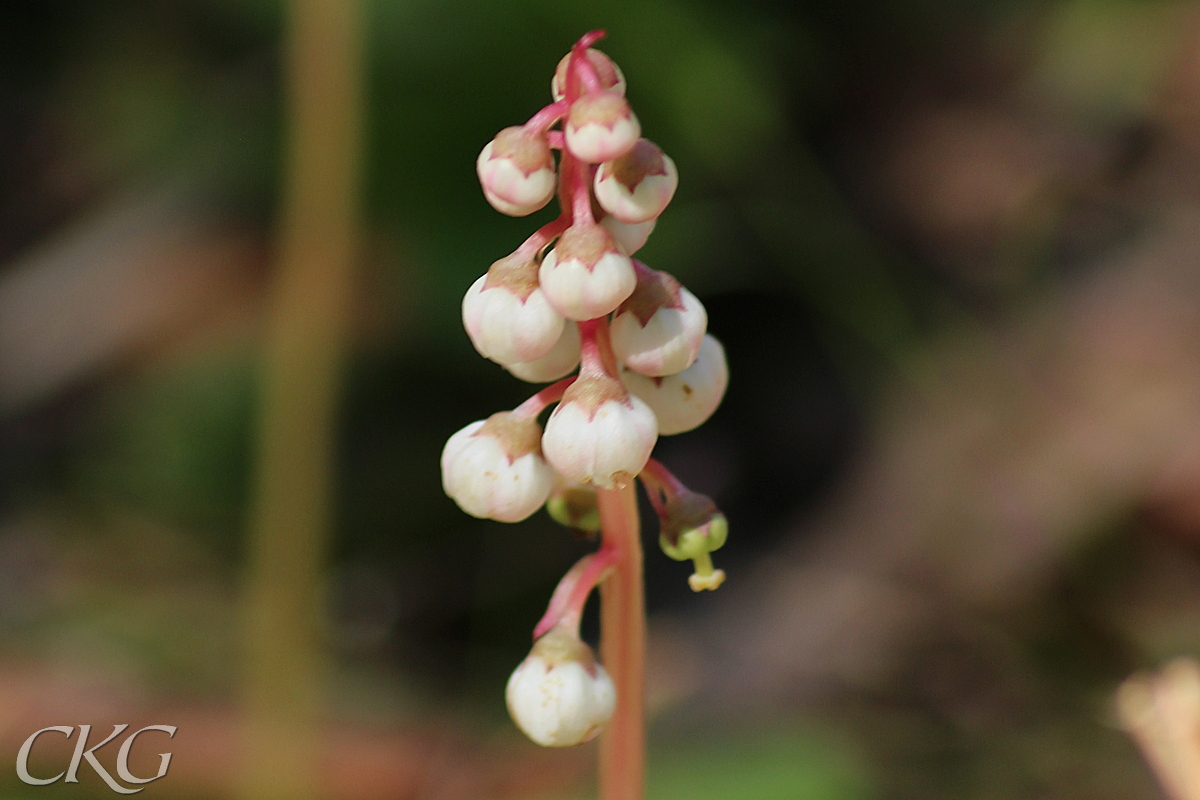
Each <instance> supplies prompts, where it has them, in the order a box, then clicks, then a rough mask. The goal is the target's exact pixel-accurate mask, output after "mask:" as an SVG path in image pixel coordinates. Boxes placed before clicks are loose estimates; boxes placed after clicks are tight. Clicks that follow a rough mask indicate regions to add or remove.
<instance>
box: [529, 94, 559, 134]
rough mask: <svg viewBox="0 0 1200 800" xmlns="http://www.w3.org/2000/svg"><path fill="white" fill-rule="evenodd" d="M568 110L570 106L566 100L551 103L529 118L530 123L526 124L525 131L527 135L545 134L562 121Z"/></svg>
mask: <svg viewBox="0 0 1200 800" xmlns="http://www.w3.org/2000/svg"><path fill="white" fill-rule="evenodd" d="M568 108H570V105H569V104H568V103H567V101H566V100H559V101H558V102H557V103H551V104H550V105H548V106H546V107H545V108H543V109H542V110H541V111H539V112H537V113H536V114H534V115H533V116H532V117H530V118H529V121H528V122H526V123H525V131H526V132H527V133H545V132H546V131H547V130H549V129H550V126H551V125H553V124H554V123H556V122H558V121H559V120H560V119H562V115H563V114H565V113H567V109H568Z"/></svg>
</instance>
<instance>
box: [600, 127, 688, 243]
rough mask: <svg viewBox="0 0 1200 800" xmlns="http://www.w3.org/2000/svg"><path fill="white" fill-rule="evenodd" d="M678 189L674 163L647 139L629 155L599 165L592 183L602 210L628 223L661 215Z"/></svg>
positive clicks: (640, 141)
mask: <svg viewBox="0 0 1200 800" xmlns="http://www.w3.org/2000/svg"><path fill="white" fill-rule="evenodd" d="M678 185H679V173H678V172H677V171H676V169H675V162H674V161H672V160H671V159H670V158H669V157H668V156H667V155H666V153H664V152H663V151H662V150H660V149H659V148H658V145H656V144H654V142H651V141H650V140H648V139H638V140H637V143H636V144H635V145H634V146H633V149H632V150H630V151H629V152H628V153H626V154H625V155H623V156H621V157H620V158H616V159H613V160H612V161H606V162H604V163H603V164H601V165H600V168H599V169H597V170H596V178H595V180H594V183H593V186H594V189H595V192H596V200H597V201H598V202H599V203H600V205H601V206H602V207H603V208H604V210H605V211H607V212H608V213H610V214H612V215H613V216H614V217H616V218H617V219H619V220H620V221H621V222H629V223H635V222H646V221H647V220H652V219H654V218H655V217H657V216H658V215H659V214H661V213H662V212H663V209H665V208H666V207H667V204H668V203H670V202H671V198H672V197H674V196H675V188H676V187H677V186H678Z"/></svg>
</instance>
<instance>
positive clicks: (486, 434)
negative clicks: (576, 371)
mask: <svg viewBox="0 0 1200 800" xmlns="http://www.w3.org/2000/svg"><path fill="white" fill-rule="evenodd" d="M540 439H541V428H540V427H538V424H537V422H535V421H534V420H530V419H523V418H521V417H517V416H516V415H514V414H512V413H509V412H507V411H502V412H500V413H498V414H493V415H492V416H490V417H489V418H488V419H487V420H479V421H478V422H472V423H471V424H470V425H468V426H467V427H465V428H463V429H462V430H461V431H459V432H458V433H456V434H454V435H453V436H451V437H450V439H449V441H447V442H446V446H445V448H444V449H443V450H442V488H443V489H444V490H445V492H446V494H447V495H448V496H449V497H450V498H451V499H452V500H454V502H455V503H457V504H458V507H459V508H461V509H462V510H463V511H465V512H467V513H468V514H470V515H471V516H473V517H479V518H481V519H494V520H497V521H499V522H520V521H521V520H523V519H525V518H526V517H528V516H530V515H531V514H533V512H535V511H537V510H538V509H539V508H541V507H542V504H544V503H545V502H546V498H547V497H549V496H550V490H551V489H553V488H554V470H552V469H550V466H549V465H548V464H547V463H546V461H545V459H543V458H542V452H541V442H540Z"/></svg>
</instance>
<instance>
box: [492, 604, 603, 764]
mask: <svg viewBox="0 0 1200 800" xmlns="http://www.w3.org/2000/svg"><path fill="white" fill-rule="evenodd" d="M504 697H505V700H506V701H507V704H508V713H509V714H510V715H511V716H512V718H513V721H514V722H516V723H517V727H519V728H520V729H521V730H522V731H523V732H524V733H525V735H526V736H528V737H529V738H530V739H532V740H533V741H534V742H536V743H537V744H540V745H541V746H542V747H571V746H573V745H577V744H582V743H583V742H586V741H588V740H589V739H592V738H594V737H595V736H596V734H598V733H600V731H601V730H603V729H604V726H605V725H606V724H607V723H608V721H609V720H610V719H611V718H612V715H613V711H614V710H615V709H616V704H617V690H616V687H614V686H613V682H612V679H611V678H610V677H608V673H607V672H605V671H604V667H603V666H601V665H600V664H599V662H597V661H596V657H595V655H593V654H592V649H591V648H590V647H588V646H587V645H586V644H584V643H583V642H582V641H580V639H579V637H578V636H576V635H573V634H572V633H570V632H568V631H565V630H562V629H561V628H553V629H551V630H550V631H549V632H548V633H547V634H545V635H544V636H542V637H541V638H540V639H538V640H537V642H535V643H534V645H533V649H532V650H531V651H530V653H529V655H528V656H527V657H526V659H525V660H524V661H522V662H521V664H520V666H518V667H517V668H516V670H515V671H514V672H513V674H512V677H511V678H509V679H508V687H507V688H506V690H505V692H504Z"/></svg>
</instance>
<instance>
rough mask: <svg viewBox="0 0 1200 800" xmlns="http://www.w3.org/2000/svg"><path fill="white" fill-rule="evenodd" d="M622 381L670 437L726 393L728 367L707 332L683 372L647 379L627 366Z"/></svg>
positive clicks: (698, 422) (696, 423)
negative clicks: (644, 404) (651, 410)
mask: <svg viewBox="0 0 1200 800" xmlns="http://www.w3.org/2000/svg"><path fill="white" fill-rule="evenodd" d="M621 380H622V381H623V382H624V383H625V386H626V387H628V388H629V391H630V392H631V393H632V394H634V395H635V396H637V397H640V398H641V399H642V400H645V401H646V404H647V405H648V406H650V408H651V409H653V411H654V416H655V417H657V418H658V432H659V433H660V434H662V435H663V436H669V435H671V434H674V433H683V432H684V431H690V430H692V429H693V428H696V427H698V426H699V425H701V424H702V423H703V422H704V421H705V420H706V419H708V418H709V417H711V416H712V413H713V412H714V411H716V410H717V406H719V405H720V404H721V398H722V397H724V396H725V387H726V385H728V383H729V366H728V365H727V364H726V363H725V349H724V348H723V347H721V343H720V342H718V341H717V340H716V339H714V338H713V337H712V336H711V335H708V336H705V337H704V341H703V342H702V343H701V344H700V352H699V353H698V354H697V355H696V361H695V363H693V364H692V365H691V366H690V367H688V368H687V369H685V370H684V371H683V372H679V373H676V374H674V375H668V376H666V377H665V378H648V377H646V376H645V375H639V374H638V373H636V372H634V371H632V370H628V369H626V370H622V372H621ZM548 430H549V426H547V431H548Z"/></svg>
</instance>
